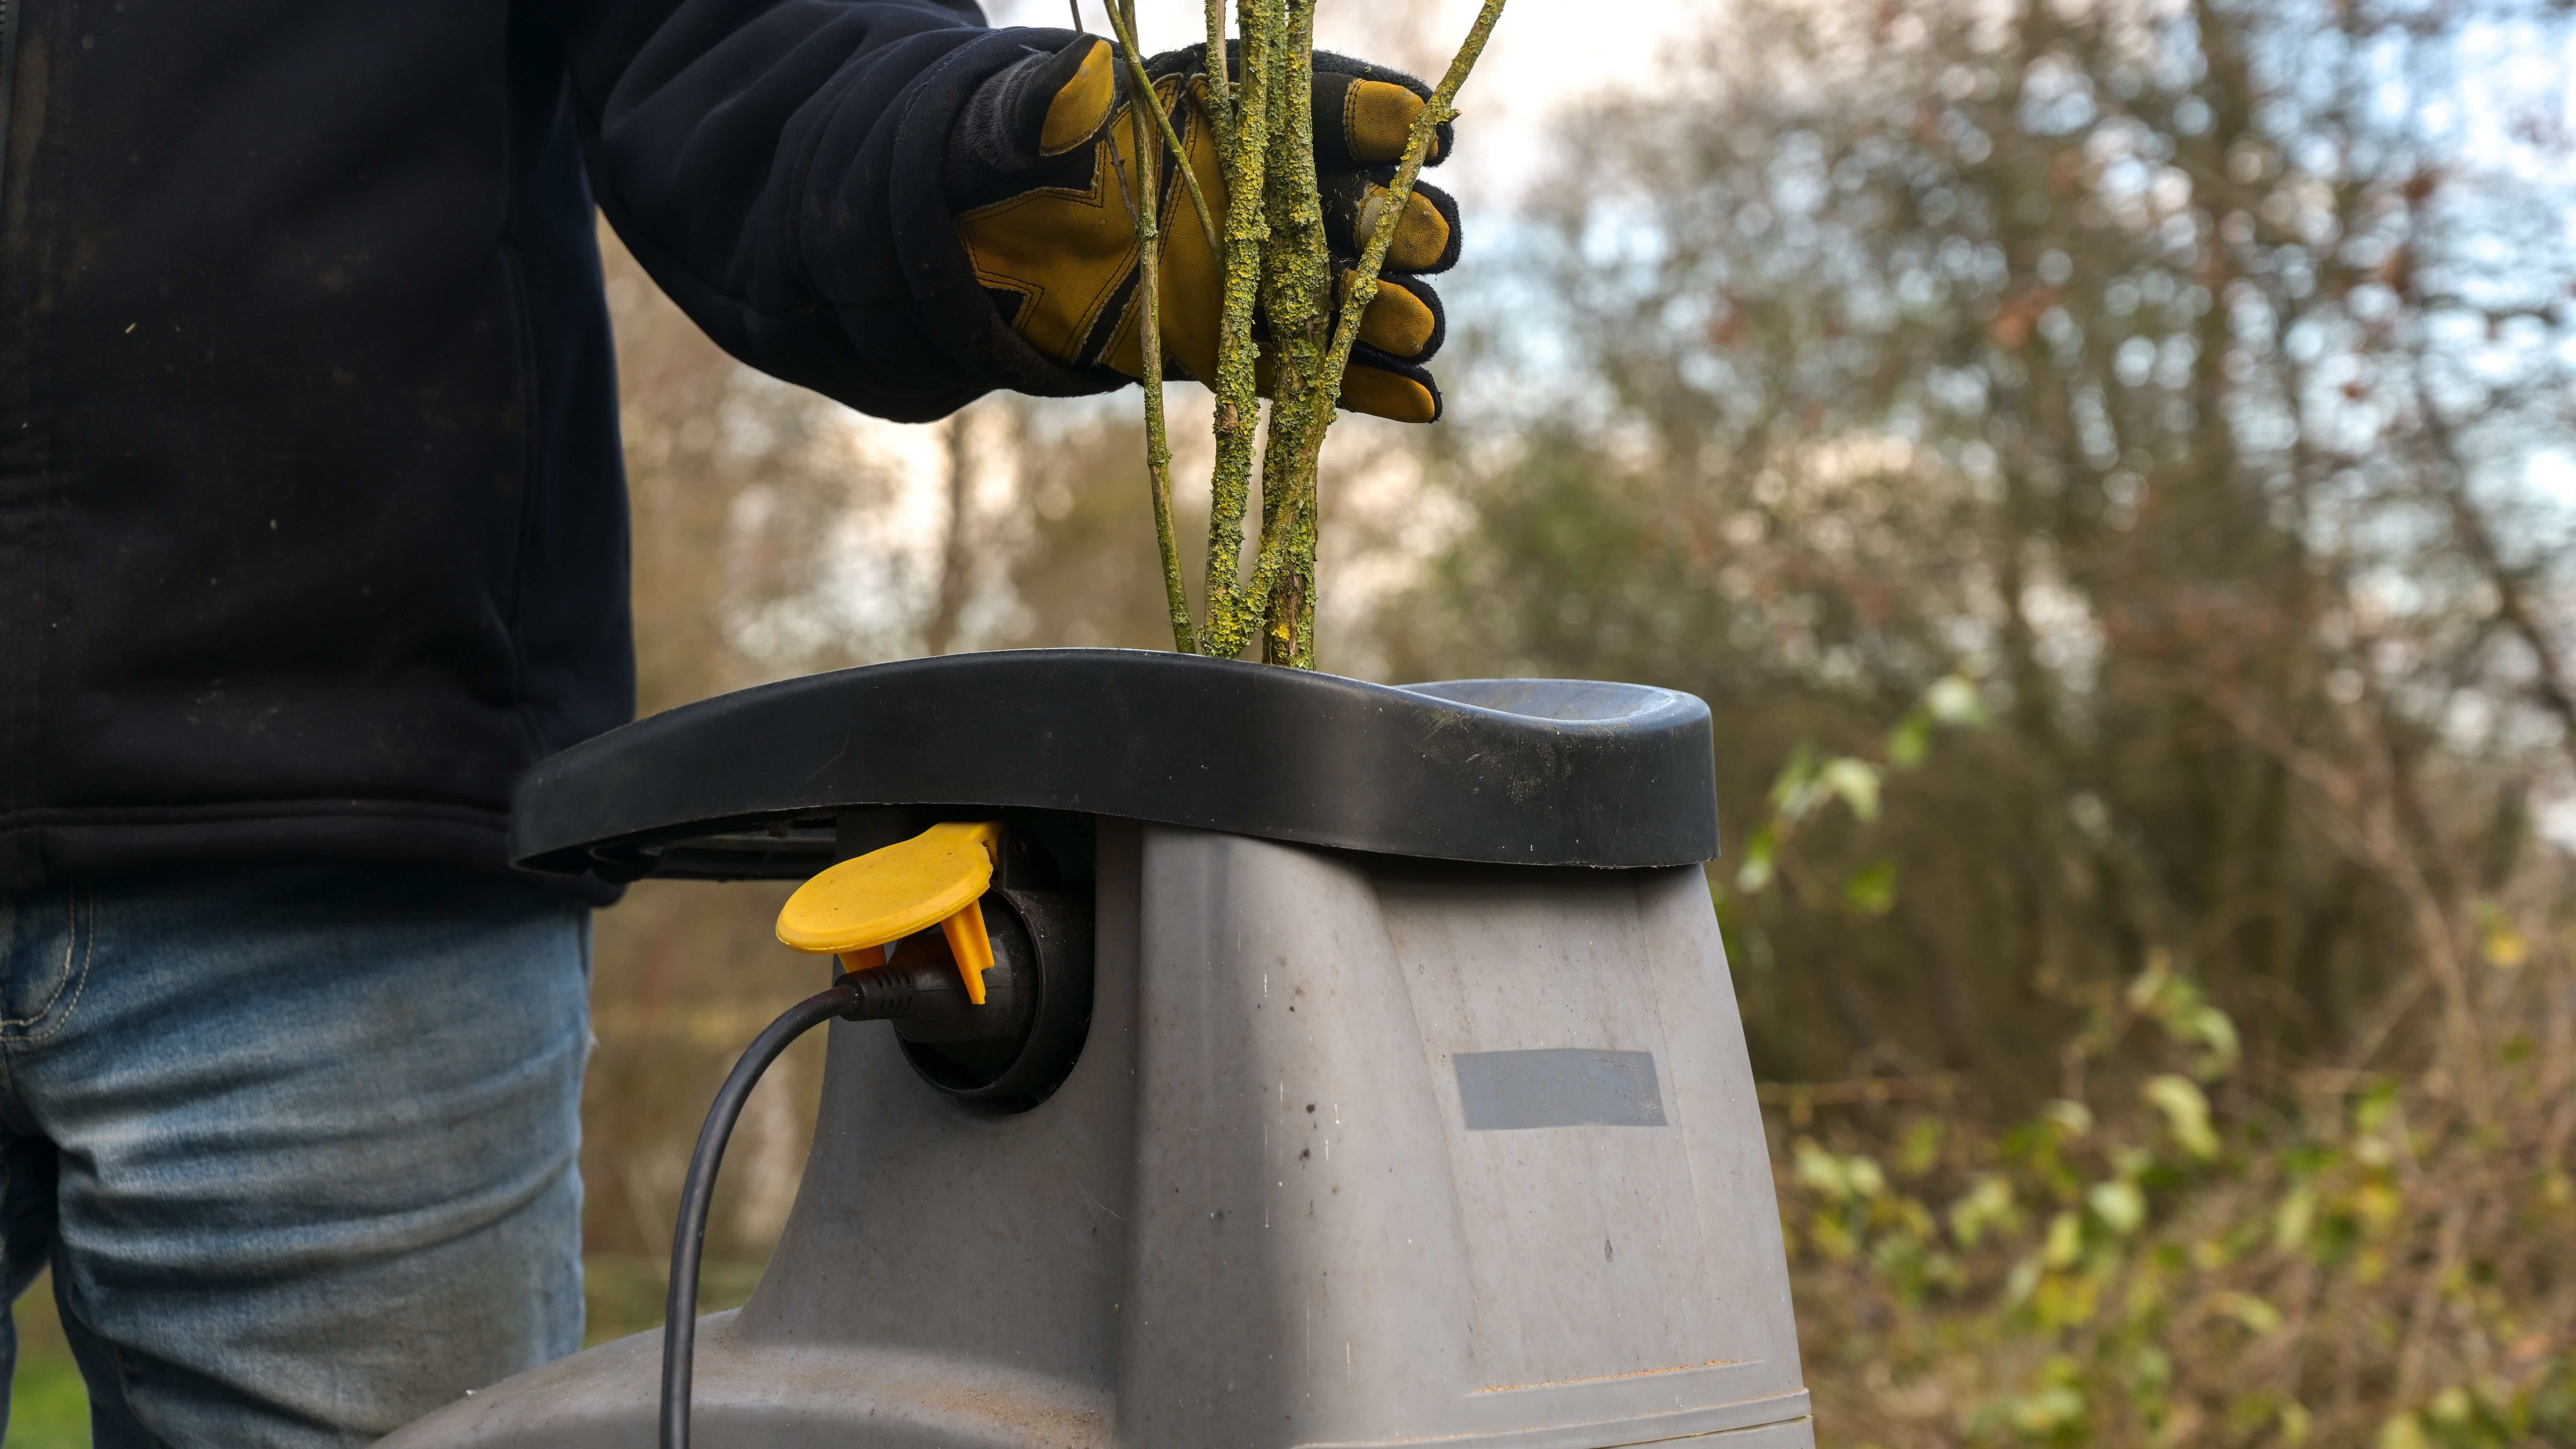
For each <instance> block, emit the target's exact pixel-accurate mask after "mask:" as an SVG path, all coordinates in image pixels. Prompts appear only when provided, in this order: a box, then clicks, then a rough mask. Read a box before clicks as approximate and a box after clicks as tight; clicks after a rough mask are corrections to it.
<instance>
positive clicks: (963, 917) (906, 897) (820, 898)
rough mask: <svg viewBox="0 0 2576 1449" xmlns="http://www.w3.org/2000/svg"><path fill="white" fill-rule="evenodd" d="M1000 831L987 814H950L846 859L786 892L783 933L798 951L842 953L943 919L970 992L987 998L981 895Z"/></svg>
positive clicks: (989, 879)
mask: <svg viewBox="0 0 2576 1449" xmlns="http://www.w3.org/2000/svg"><path fill="white" fill-rule="evenodd" d="M1001 833H1002V828H1001V826H999V825H998V824H995V823H993V822H992V821H988V820H976V821H948V822H945V823H942V824H939V825H934V826H932V827H930V828H929V829H928V830H925V831H923V832H922V833H920V834H919V835H916V836H914V837H913V838H912V839H910V840H905V841H899V842H897V843H896V844H893V845H889V846H887V847H885V848H884V849H883V850H872V851H870V852H868V853H867V854H865V855H862V856H860V857H858V858H857V859H855V860H845V861H842V862H841V863H840V864H838V865H836V866H833V867H832V868H831V869H830V870H827V871H824V872H823V873H822V874H820V875H817V876H815V877H814V878H813V879H811V880H809V881H807V882H805V884H803V885H802V886H799V887H797V890H796V894H794V895H792V896H789V897H788V898H787V904H786V906H785V907H784V908H783V909H781V910H780V911H779V913H778V939H779V940H780V941H783V942H785V943H786V944H787V945H789V946H791V947H793V948H794V949H796V950H799V951H808V952H812V953H814V954H816V955H837V954H841V953H845V952H855V951H864V950H866V949H867V948H868V947H871V946H883V945H885V944H887V943H888V942H891V941H900V940H902V939H903V938H904V937H906V936H909V935H911V934H913V933H914V932H916V931H926V930H928V929H929V928H931V927H932V926H941V927H943V928H944V929H945V932H946V934H947V937H948V946H949V953H950V954H951V955H952V956H954V957H955V958H956V960H957V973H958V975H959V976H961V977H963V978H964V980H965V983H966V996H967V999H968V1000H970V1001H972V1002H974V1003H975V1004H977V1005H979V1006H980V1005H982V1004H983V1001H984V979H983V977H984V971H985V968H987V967H989V966H991V965H992V964H993V948H992V943H991V939H990V937H988V936H987V935H986V934H985V931H984V912H983V910H982V908H981V907H979V906H978V905H977V904H976V902H977V900H978V898H980V897H981V896H982V895H983V894H984V891H985V889H986V888H987V887H989V886H991V885H992V883H993V851H994V850H995V848H996V842H998V841H999V840H1000V838H1001Z"/></svg>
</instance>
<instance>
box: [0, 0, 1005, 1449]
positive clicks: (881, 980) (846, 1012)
mask: <svg viewBox="0 0 2576 1449" xmlns="http://www.w3.org/2000/svg"><path fill="white" fill-rule="evenodd" d="M5 3H7V0H0V4H5ZM989 979H990V983H991V984H992V985H993V986H994V987H996V988H1001V989H1010V984H1011V982H1012V981H1013V980H1014V977H1013V976H1012V975H1011V974H1009V973H1008V972H1007V971H1006V972H1002V973H997V974H995V975H993V976H992V977H990V978H989ZM1019 989H1023V990H1024V989H1025V988H1019ZM965 1001H966V989H965V987H964V986H963V985H962V984H960V982H959V981H958V979H957V968H956V967H955V966H954V965H952V964H950V962H949V960H948V957H947V956H946V955H945V954H944V953H941V954H937V955H930V954H923V955H918V956H914V957H912V958H910V959H908V960H906V961H904V962H900V963H890V964H888V965H884V966H871V967H869V968H868V969H866V970H864V971H847V972H843V973H842V974H841V975H840V976H839V977H838V978H836V979H835V980H834V981H833V982H832V985H831V988H830V989H829V990H826V991H819V992H816V993H815V994H814V995H812V996H808V997H806V998H805V999H804V1000H803V1001H800V1002H798V1003H796V1004H795V1005H794V1006H791V1007H789V1008H787V1010H786V1011H785V1012H784V1013H783V1014H781V1015H780V1016H779V1018H778V1019H777V1020H776V1021H773V1022H771V1023H770V1024H769V1027H768V1029H767V1030H765V1031H763V1032H761V1034H760V1035H758V1036H756V1037H753V1038H752V1039H751V1045H750V1046H748V1047H746V1048H744V1049H743V1053H742V1060H741V1061H738V1062H736V1063H734V1068H733V1075H732V1076H729V1077H727V1078H725V1083H724V1085H723V1086H722V1087H720V1088H718V1089H717V1091H716V1100H715V1104H714V1105H713V1106H710V1107H709V1108H707V1125H706V1126H704V1127H702V1128H700V1129H699V1130H698V1150H697V1151H696V1152H694V1153H692V1154H691V1155H690V1157H689V1176H688V1180H687V1181H685V1182H683V1183H682V1184H681V1185H680V1212H679V1220H678V1221H677V1222H675V1223H673V1224H672V1226H671V1296H670V1298H669V1299H668V1300H667V1301H666V1302H665V1303H664V1304H663V1306H662V1314H663V1317H662V1449H688V1446H689V1379H690V1372H691V1370H692V1369H693V1368H694V1367H695V1365H696V1360H697V1349H698V1260H699V1259H700V1258H701V1257H703V1256H704V1255H705V1252H706V1246H707V1209H708V1206H709V1205H710V1203H711V1202H712V1201H713V1199H714V1197H715V1186H716V1169H717V1168H718V1167H720V1166H722V1165H723V1163H724V1150H725V1141H726V1139H728V1138H730V1137H732V1136H733V1125H734V1122H735V1121H736V1119H738V1118H740V1117H741V1116H742V1104H743V1103H745V1102H747V1101H749V1100H750V1099H751V1089H752V1088H753V1087H754V1086H757V1085H758V1084H759V1082H760V1074H761V1073H763V1072H765V1071H768V1070H769V1064H770V1063H771V1062H774V1061H776V1060H778V1054H779V1053H780V1052H783V1051H785V1050H787V1044H788V1043H789V1042H792V1041H794V1040H796V1038H798V1037H800V1036H803V1035H804V1034H805V1033H807V1032H809V1031H812V1030H813V1029H814V1028H815V1027H818V1026H820V1025H822V1024H823V1023H824V1022H827V1021H830V1020H831V1019H832V1018H833V1017H836V1016H837V1017H840V1018H842V1019H844V1020H847V1021H892V1020H895V1019H896V1018H899V1017H905V1018H910V1017H918V1016H920V1015H922V1014H924V1013H933V1014H935V1013H937V1012H939V1011H941V1010H943V1009H945V1010H950V1011H953V1010H955V1009H957V1008H959V1007H962V1006H964V1004H965ZM996 1024H997V1025H1006V1023H1002V1022H1000V1021H998V1020H997V1022H996Z"/></svg>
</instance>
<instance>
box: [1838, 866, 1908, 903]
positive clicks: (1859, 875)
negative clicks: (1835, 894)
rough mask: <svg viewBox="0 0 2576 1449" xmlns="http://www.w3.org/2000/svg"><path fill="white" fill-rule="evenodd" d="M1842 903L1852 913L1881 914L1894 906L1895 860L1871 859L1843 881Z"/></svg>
mask: <svg viewBox="0 0 2576 1449" xmlns="http://www.w3.org/2000/svg"><path fill="white" fill-rule="evenodd" d="M1843 904H1844V905H1845V906H1847V907H1849V908H1850V909H1851V911H1852V913H1853V914H1855V915H1862V916H1883V915H1886V914H1887V913H1888V912H1889V911H1891V910H1893V909H1895V907H1896V862H1895V861H1894V860H1880V861H1873V862H1871V863H1870V864H1868V865H1866V866H1863V867H1861V869H1860V870H1858V871H1857V872H1855V873H1854V874H1853V875H1852V878H1851V879H1850V880H1847V881H1845V882H1843Z"/></svg>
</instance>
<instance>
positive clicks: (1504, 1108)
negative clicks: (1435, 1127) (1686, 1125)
mask: <svg viewBox="0 0 2576 1449" xmlns="http://www.w3.org/2000/svg"><path fill="white" fill-rule="evenodd" d="M1450 1060H1451V1061H1452V1062H1454V1063H1456V1065H1457V1068H1458V1105H1459V1106H1460V1107H1461V1108H1462V1109H1464V1111H1465V1113H1466V1116H1467V1130H1468V1131H1470V1132H1501V1131H1509V1130H1511V1129H1514V1128H1520V1127H1661V1126H1664V1125H1665V1122H1664V1093H1663V1089H1662V1088H1661V1087H1660V1086H1658V1085H1657V1084H1656V1082H1655V1056H1654V1053H1652V1052H1610V1051H1594V1050H1591V1049H1589V1048H1586V1047H1550V1048H1547V1049H1546V1050H1543V1051H1529V1052H1460V1053H1458V1054H1457V1055H1456V1056H1454V1057H1452V1058H1450Z"/></svg>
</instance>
